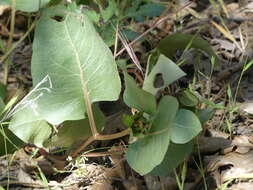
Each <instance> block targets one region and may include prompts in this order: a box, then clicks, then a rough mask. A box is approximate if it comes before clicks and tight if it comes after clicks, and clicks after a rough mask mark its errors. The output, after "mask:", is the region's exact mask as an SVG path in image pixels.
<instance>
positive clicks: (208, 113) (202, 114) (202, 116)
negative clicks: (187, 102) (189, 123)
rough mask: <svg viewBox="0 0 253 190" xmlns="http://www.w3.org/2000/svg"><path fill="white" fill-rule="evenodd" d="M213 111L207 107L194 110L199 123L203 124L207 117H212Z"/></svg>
mask: <svg viewBox="0 0 253 190" xmlns="http://www.w3.org/2000/svg"><path fill="white" fill-rule="evenodd" d="M214 112H215V109H212V108H210V107H209V108H205V109H198V110H196V115H197V116H198V118H199V121H200V122H201V124H202V125H204V124H205V123H206V122H207V121H208V120H209V119H211V118H212V116H213V114H214Z"/></svg>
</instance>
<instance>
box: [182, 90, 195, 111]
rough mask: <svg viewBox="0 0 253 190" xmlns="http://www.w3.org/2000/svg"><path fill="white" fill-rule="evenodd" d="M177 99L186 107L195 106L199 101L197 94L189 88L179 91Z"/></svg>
mask: <svg viewBox="0 0 253 190" xmlns="http://www.w3.org/2000/svg"><path fill="white" fill-rule="evenodd" d="M178 99H179V102H180V103H181V104H183V105H184V106H188V107H195V106H196V105H197V104H198V103H199V99H198V98H197V96H196V95H195V94H194V93H193V92H191V91H190V90H189V89H185V90H183V91H181V92H179V94H178Z"/></svg>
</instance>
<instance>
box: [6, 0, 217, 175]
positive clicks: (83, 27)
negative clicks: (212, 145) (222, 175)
mask: <svg viewBox="0 0 253 190" xmlns="http://www.w3.org/2000/svg"><path fill="white" fill-rule="evenodd" d="M178 35H179V37H180V36H181V38H183V39H184V40H188V42H189V41H191V42H192V44H191V45H190V46H189V47H194V46H196V47H195V48H199V47H200V49H201V47H202V46H200V43H204V41H203V40H202V39H200V38H199V37H198V38H195V37H194V36H189V35H186V36H187V37H185V35H183V34H178ZM182 36H183V37H182ZM172 39H174V38H172ZM195 40H197V42H196V41H195ZM166 41H168V39H165V40H164V41H162V42H161V43H160V48H159V46H158V49H157V50H156V51H155V52H156V53H155V55H156V58H155V59H149V60H150V61H149V63H148V65H149V66H148V69H147V71H146V77H145V80H144V83H143V86H142V88H140V87H139V86H138V85H137V84H136V82H135V81H134V79H133V78H132V77H131V76H130V75H129V74H128V73H127V69H126V67H122V71H123V74H124V81H125V91H124V94H123V99H124V102H125V103H126V104H127V105H128V106H129V107H130V108H135V109H136V110H138V113H137V114H138V115H133V116H131V115H129V116H125V117H124V123H126V124H127V125H128V127H127V129H126V130H123V131H122V132H119V133H116V134H109V135H101V134H100V129H101V128H102V127H103V125H104V116H103V114H102V113H101V111H100V110H99V108H98V106H97V102H100V101H114V100H117V99H118V97H119V94H120V91H121V82H120V77H119V73H118V69H117V65H116V63H115V60H114V58H113V56H112V53H111V51H110V49H109V48H108V47H107V46H106V45H105V43H104V42H103V40H102V39H101V38H100V36H99V35H98V33H97V32H96V31H95V29H94V27H93V24H92V23H91V21H90V20H89V18H88V17H87V16H86V14H85V13H83V12H82V11H80V9H79V8H78V7H77V5H76V4H75V3H71V4H68V5H66V6H65V5H57V6H53V7H48V8H44V9H43V10H41V17H40V19H39V20H38V22H37V25H36V28H35V34H34V40H33V55H32V79H33V89H32V90H31V91H30V92H29V93H28V95H27V96H25V97H24V98H23V100H21V101H20V102H19V103H18V104H17V105H16V106H15V107H14V109H13V110H12V111H9V112H8V113H7V115H8V116H10V115H12V116H13V117H12V119H11V121H10V124H9V129H10V130H11V131H12V132H13V133H14V134H15V135H16V136H18V137H19V138H20V139H21V140H23V141H24V142H26V143H33V144H35V145H37V146H38V147H44V146H45V142H46V141H47V140H48V139H49V138H50V136H51V135H52V134H54V136H53V138H52V139H57V136H58V135H60V136H61V137H62V138H64V142H63V143H62V144H60V143H59V141H57V140H56V141H54V140H52V141H51V145H54V144H53V143H54V142H58V143H56V145H57V146H68V145H70V144H71V143H73V142H74V140H78V139H87V140H86V143H85V144H83V146H81V147H80V148H79V150H78V151H77V152H75V153H73V154H72V156H73V157H76V156H77V154H78V153H79V151H81V150H82V149H83V148H84V147H86V146H87V145H88V144H90V143H91V142H93V141H94V140H111V139H115V138H119V137H122V136H125V135H129V134H130V137H131V138H130V141H131V142H132V143H131V144H130V145H129V146H128V149H127V150H126V160H127V162H128V163H129V165H130V166H131V167H132V168H133V169H134V170H135V171H137V172H138V173H139V174H141V175H145V174H148V173H150V174H152V175H167V174H168V173H169V172H173V170H174V169H175V168H176V167H177V166H178V165H179V164H180V163H181V162H182V161H183V160H184V159H185V157H186V156H187V155H188V154H189V153H190V152H191V149H192V146H193V143H194V138H195V137H196V136H197V135H198V134H199V132H200V131H201V129H202V128H201V122H200V120H199V119H198V117H197V115H196V114H195V112H196V113H200V112H199V110H197V109H196V107H197V105H198V99H197V98H196V97H195V96H194V93H192V92H188V91H184V92H182V93H181V94H180V98H178V99H179V101H178V99H177V98H176V97H174V96H171V95H162V96H161V97H160V98H159V100H157V98H156V97H157V93H158V92H159V91H161V90H164V89H165V88H166V87H168V85H170V84H171V83H173V82H174V81H176V80H178V79H179V78H181V77H183V76H184V75H185V73H184V72H183V71H182V70H181V69H180V68H179V67H178V66H177V65H176V64H175V63H174V62H173V61H171V60H170V59H169V58H168V57H169V56H170V55H171V53H173V51H175V49H173V50H172V51H169V55H167V57H166V56H165V55H163V54H161V53H160V52H166V47H165V44H166ZM183 45H185V42H184V43H183ZM181 48H182V47H181ZM202 49H203V48H202ZM204 50H207V51H208V53H210V54H211V53H212V52H211V50H210V49H206V47H205V48H204ZM151 56H152V55H151ZM154 60H155V61H154ZM158 76H160V79H159V77H158ZM158 79H159V80H161V81H160V84H159V85H158V86H157V85H155V83H156V81H157V80H158ZM137 121H138V122H137ZM139 121H140V122H139ZM138 123H139V124H138ZM140 123H142V124H141V125H140ZM60 124H61V125H62V128H61V129H59V131H58V133H57V130H56V129H55V127H54V126H57V125H60Z"/></svg>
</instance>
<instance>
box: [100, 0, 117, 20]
mask: <svg viewBox="0 0 253 190" xmlns="http://www.w3.org/2000/svg"><path fill="white" fill-rule="evenodd" d="M108 3H109V5H108V7H106V8H105V10H102V11H101V14H102V17H103V19H104V22H107V21H108V20H109V19H110V18H111V17H112V16H113V15H114V14H115V12H116V11H117V4H116V2H115V0H109V2H108Z"/></svg>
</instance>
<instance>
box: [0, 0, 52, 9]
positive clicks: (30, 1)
mask: <svg viewBox="0 0 253 190" xmlns="http://www.w3.org/2000/svg"><path fill="white" fill-rule="evenodd" d="M49 1H50V0H16V10H20V11H24V12H36V11H38V10H39V9H40V8H42V7H43V6H45V5H46V4H47V3H48V2H49ZM3 3H4V4H8V5H11V4H12V3H11V0H4V1H3ZM0 4H1V3H0Z"/></svg>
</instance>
